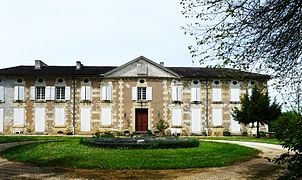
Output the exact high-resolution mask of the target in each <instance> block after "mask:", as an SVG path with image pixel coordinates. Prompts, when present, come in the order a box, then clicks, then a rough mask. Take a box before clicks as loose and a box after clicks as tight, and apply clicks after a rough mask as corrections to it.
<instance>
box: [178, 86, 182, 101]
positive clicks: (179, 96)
mask: <svg viewBox="0 0 302 180" xmlns="http://www.w3.org/2000/svg"><path fill="white" fill-rule="evenodd" d="M182 90H183V87H182V86H178V91H177V96H178V101H182Z"/></svg>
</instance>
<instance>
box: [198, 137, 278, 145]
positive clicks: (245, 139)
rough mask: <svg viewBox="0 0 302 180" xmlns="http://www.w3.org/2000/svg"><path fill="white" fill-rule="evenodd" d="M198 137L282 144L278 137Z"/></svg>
mask: <svg viewBox="0 0 302 180" xmlns="http://www.w3.org/2000/svg"><path fill="white" fill-rule="evenodd" d="M195 138H198V139H212V140H228V141H246V142H260V143H269V144H281V143H280V141H278V140H277V139H276V138H265V137H262V138H255V137H248V136H198V137H195Z"/></svg>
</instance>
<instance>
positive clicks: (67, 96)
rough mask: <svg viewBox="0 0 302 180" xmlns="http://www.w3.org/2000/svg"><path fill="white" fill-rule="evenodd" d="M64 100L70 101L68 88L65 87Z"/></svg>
mask: <svg viewBox="0 0 302 180" xmlns="http://www.w3.org/2000/svg"><path fill="white" fill-rule="evenodd" d="M65 100H70V86H66V87H65Z"/></svg>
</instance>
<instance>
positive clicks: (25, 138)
mask: <svg viewBox="0 0 302 180" xmlns="http://www.w3.org/2000/svg"><path fill="white" fill-rule="evenodd" d="M68 138H75V137H69V136H32V135H31V136H24V135H21V136H20V135H13V136H6V135H5V136H3V135H2V136H1V135H0V144H2V143H10V142H22V141H39V140H63V139H68Z"/></svg>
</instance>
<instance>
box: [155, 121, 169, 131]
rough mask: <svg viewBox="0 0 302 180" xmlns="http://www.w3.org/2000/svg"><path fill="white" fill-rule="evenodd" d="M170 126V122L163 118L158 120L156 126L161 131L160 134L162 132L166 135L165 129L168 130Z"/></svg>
mask: <svg viewBox="0 0 302 180" xmlns="http://www.w3.org/2000/svg"><path fill="white" fill-rule="evenodd" d="M168 127H169V124H168V123H167V122H166V121H164V120H162V119H160V120H159V121H158V123H157V124H156V128H157V130H158V131H159V134H160V135H165V130H166V129H167V128H168Z"/></svg>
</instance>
